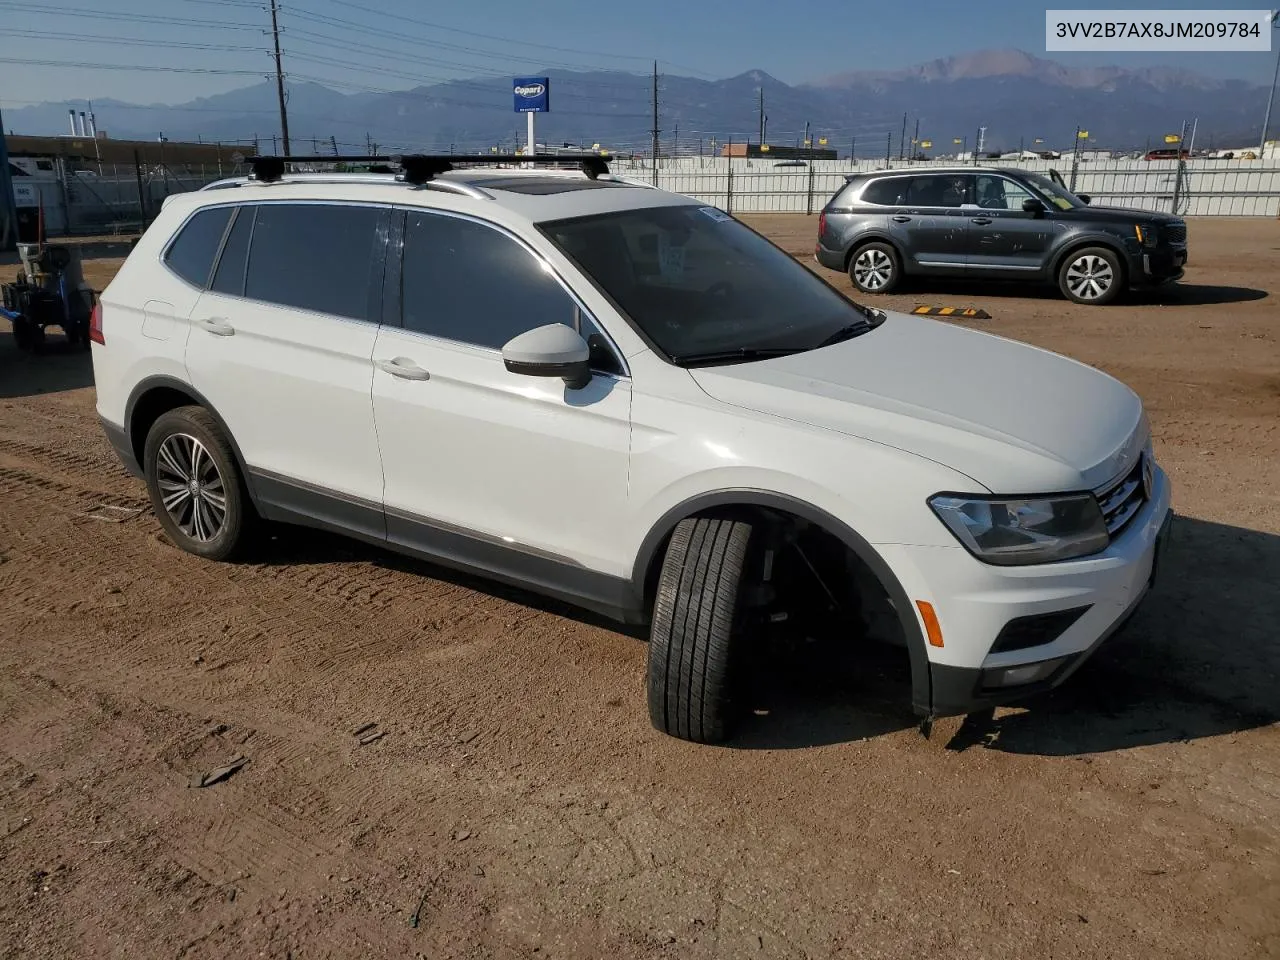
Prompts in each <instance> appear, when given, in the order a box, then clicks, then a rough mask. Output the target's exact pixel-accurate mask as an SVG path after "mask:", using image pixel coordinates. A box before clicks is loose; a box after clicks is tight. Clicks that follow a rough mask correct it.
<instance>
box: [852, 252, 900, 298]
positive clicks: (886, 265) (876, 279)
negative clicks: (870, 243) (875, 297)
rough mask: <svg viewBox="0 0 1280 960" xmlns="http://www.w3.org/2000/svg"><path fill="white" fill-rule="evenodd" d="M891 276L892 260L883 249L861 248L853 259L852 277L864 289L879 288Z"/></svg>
mask: <svg viewBox="0 0 1280 960" xmlns="http://www.w3.org/2000/svg"><path fill="white" fill-rule="evenodd" d="M892 276H893V261H892V260H890V259H889V255H888V254H887V253H885V252H884V251H883V250H875V249H872V250H863V251H862V252H861V253H859V254H858V256H857V258H856V259H855V260H854V261H853V278H854V279H855V280H857V281H858V285H859V286H860V287H862V288H863V289H864V290H879V289H881V288H882V287H884V286H885V284H887V283H888V282H889V279H890V277H892Z"/></svg>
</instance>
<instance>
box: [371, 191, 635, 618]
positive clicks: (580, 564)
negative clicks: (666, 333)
mask: <svg viewBox="0 0 1280 960" xmlns="http://www.w3.org/2000/svg"><path fill="white" fill-rule="evenodd" d="M393 256H394V255H393ZM388 286H389V287H391V288H393V289H394V290H395V291H396V294H398V295H399V296H400V299H401V301H402V310H401V313H402V316H403V320H402V326H398V327H397V326H393V325H391V324H390V323H385V324H384V325H383V327H382V329H381V330H380V332H379V334H378V341H377V345H376V347H375V349H374V353H373V360H374V375H373V405H374V415H375V418H376V423H377V432H378V442H379V446H380V449H381V453H382V463H383V467H384V470H385V472H386V489H385V495H384V504H385V510H386V517H387V533H388V537H389V539H390V540H391V541H392V542H393V543H396V544H398V545H401V546H405V547H408V548H410V549H412V550H416V551H419V552H422V553H426V554H429V555H432V556H435V557H439V558H441V559H444V560H446V561H448V560H453V561H456V562H459V563H462V564H465V565H468V566H473V567H479V568H481V569H484V570H486V571H487V572H489V573H491V574H494V575H497V576H500V577H505V578H507V579H510V580H515V581H524V582H528V581H531V580H532V581H539V582H540V583H541V584H542V585H543V586H544V587H548V586H549V587H550V588H551V592H556V591H561V592H564V593H577V594H580V595H583V596H586V599H588V600H590V599H591V598H592V597H591V595H592V594H595V593H598V592H599V591H601V590H603V589H607V587H602V586H601V583H602V582H603V581H602V580H601V578H600V574H601V573H602V572H603V573H605V574H606V575H607V576H608V577H609V578H613V577H615V576H624V575H628V576H629V574H630V571H629V570H623V569H622V566H623V564H622V562H621V561H620V560H619V558H618V551H617V544H615V543H613V542H612V541H611V540H610V531H613V530H616V529H617V518H618V517H619V516H621V515H622V514H623V512H624V511H625V507H626V503H627V461H628V455H629V445H630V413H631V383H630V380H629V379H628V377H627V376H626V373H625V367H624V365H623V363H622V361H621V357H620V355H619V354H618V353H617V352H616V351H615V350H614V349H613V348H612V345H611V344H610V343H608V342H607V340H605V339H604V337H603V336H602V334H601V333H600V332H599V329H598V328H597V327H595V325H594V322H593V321H592V319H591V317H589V316H587V314H586V311H585V308H583V307H582V305H581V303H580V302H579V301H578V300H577V299H576V298H575V297H574V296H573V295H572V294H571V293H570V292H569V291H568V290H567V288H566V287H565V286H564V285H563V283H562V282H561V280H560V278H559V277H557V276H556V275H555V273H554V272H553V270H552V269H551V268H550V266H549V265H548V264H547V263H546V262H545V261H544V260H543V259H542V258H541V257H539V256H537V255H536V254H535V253H534V251H533V249H532V247H531V246H529V245H527V244H526V243H525V242H524V241H522V240H519V239H517V238H516V237H515V236H514V235H513V234H511V233H509V232H507V231H506V230H503V229H499V228H497V227H496V226H494V225H492V224H489V223H485V222H481V221H479V220H475V219H470V218H466V217H462V216H457V215H452V214H445V213H441V212H430V211H424V210H411V211H408V212H407V213H406V216H405V222H404V224H403V261H402V269H401V271H400V278H399V283H394V282H393V283H389V284H388ZM548 323H565V324H569V325H577V326H578V327H579V329H580V331H581V332H582V333H583V335H584V337H585V338H587V339H589V340H590V339H592V338H593V337H594V338H595V340H596V343H597V350H596V351H595V361H594V362H593V368H594V370H595V374H594V376H593V378H592V380H591V382H590V383H589V384H588V385H587V386H585V387H583V388H581V389H570V388H569V387H568V386H566V384H565V383H564V382H563V381H562V380H560V379H556V378H541V377H530V376H525V375H520V374H515V373H511V372H509V371H508V370H507V369H506V367H505V365H504V363H503V360H502V355H501V348H502V346H503V344H505V343H506V342H507V341H508V340H509V339H511V338H512V337H514V336H516V335H518V334H520V333H523V332H525V331H527V330H531V329H533V328H535V327H539V326H542V325H544V324H548ZM628 562H629V560H628ZM596 599H599V597H598V596H597V597H596Z"/></svg>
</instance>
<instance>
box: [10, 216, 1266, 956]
mask: <svg viewBox="0 0 1280 960" xmlns="http://www.w3.org/2000/svg"><path fill="white" fill-rule="evenodd" d="M745 219H748V220H749V222H751V223H752V224H753V225H755V226H756V227H757V228H760V229H763V230H765V231H766V232H767V233H769V234H770V235H771V236H772V237H774V238H775V239H776V240H777V241H778V242H780V243H782V244H783V245H784V246H785V247H786V248H787V249H789V250H792V251H794V252H795V253H796V254H797V255H798V256H802V257H806V258H807V257H808V255H809V253H810V251H811V249H812V238H813V236H814V233H815V226H814V218H803V217H785V216H778V217H751V218H745ZM1190 245H1191V264H1190V267H1189V271H1188V276H1187V278H1186V280H1185V282H1184V283H1183V284H1181V285H1180V286H1178V287H1176V288H1173V289H1169V290H1165V291H1162V292H1160V293H1159V294H1156V295H1150V296H1145V297H1131V298H1129V299H1127V300H1125V301H1123V302H1122V303H1120V304H1118V305H1116V306H1113V307H1108V308H1084V307H1076V306H1073V305H1071V304H1069V303H1067V302H1066V301H1064V300H1063V299H1061V298H1060V297H1059V296H1057V295H1056V294H1055V293H1054V292H1052V291H1042V290H1038V289H1029V288H1026V287H1010V288H1008V289H994V290H993V289H992V288H991V287H989V286H988V287H986V288H984V287H983V286H981V285H962V284H941V285H928V286H921V287H918V288H915V289H912V290H909V291H907V292H905V293H903V294H900V295H895V296H893V297H889V298H884V300H885V302H886V303H887V304H888V305H890V306H893V307H896V308H904V309H909V308H911V307H914V306H916V305H918V304H932V305H940V306H941V305H958V306H976V307H981V308H983V309H985V310H987V311H989V312H990V313H991V315H992V319H991V320H983V321H965V322H966V323H968V324H971V325H973V326H977V327H980V328H981V329H984V330H990V331H992V332H995V333H998V334H1001V335H1003V336H1008V337H1013V338H1017V339H1021V340H1026V341H1029V342H1032V343H1035V344H1038V345H1042V346H1044V347H1047V348H1049V349H1052V350H1056V351H1060V352H1062V353H1066V354H1068V355H1070V356H1073V357H1076V358H1078V359H1080V360H1082V361H1084V362H1086V363H1090V364H1094V365H1096V366H1098V367H1101V368H1102V369H1104V370H1106V371H1108V372H1109V373H1112V374H1114V375H1117V376H1119V377H1121V378H1122V379H1124V380H1125V381H1126V382H1128V383H1129V384H1130V385H1132V386H1133V387H1134V388H1135V389H1136V390H1138V392H1139V393H1141V395H1142V396H1143V398H1144V400H1145V401H1146V403H1147V405H1148V407H1149V410H1150V415H1151V418H1152V421H1153V425H1154V429H1155V434H1156V452H1157V455H1158V456H1159V457H1160V458H1161V459H1162V461H1163V463H1164V465H1165V467H1166V468H1167V469H1168V470H1169V471H1170V473H1171V474H1172V477H1173V481H1174V484H1175V487H1174V502H1175V507H1176V509H1177V510H1178V511H1179V513H1180V514H1181V518H1180V522H1179V523H1178V525H1177V526H1176V528H1175V539H1174V541H1173V544H1172V549H1171V551H1170V553H1169V555H1168V559H1167V561H1166V566H1165V567H1164V570H1163V573H1162V579H1161V581H1160V583H1159V585H1158V587H1157V589H1156V591H1155V593H1154V594H1153V595H1152V597H1151V599H1150V600H1149V602H1148V604H1147V605H1146V606H1145V608H1144V609H1143V611H1142V612H1141V613H1140V614H1139V616H1138V617H1137V618H1136V619H1135V621H1134V622H1133V624H1132V627H1131V628H1130V629H1129V630H1128V631H1127V632H1126V633H1125V634H1123V635H1122V636H1120V637H1117V638H1116V639H1115V640H1114V641H1113V642H1111V643H1109V644H1108V645H1106V646H1105V647H1104V648H1103V649H1102V650H1101V651H1100V652H1099V653H1098V654H1097V656H1096V657H1095V658H1094V659H1093V660H1092V661H1091V662H1090V663H1089V664H1088V665H1087V666H1086V667H1084V668H1083V669H1082V670H1081V671H1080V672H1079V673H1077V674H1076V676H1075V677H1074V678H1073V679H1072V681H1071V682H1070V683H1069V685H1068V686H1067V687H1066V688H1064V689H1062V690H1060V691H1059V692H1057V693H1055V694H1053V695H1052V696H1050V697H1047V698H1044V699H1042V700H1039V701H1035V702H1032V703H1031V704H1029V705H1027V706H1026V707H1025V708H1019V709H1012V710H1004V711H1001V712H1000V713H999V714H997V718H996V721H995V724H994V726H993V727H992V728H991V729H989V730H985V731H980V733H981V735H980V736H978V735H972V736H971V735H968V734H967V733H966V731H964V730H962V731H961V732H960V734H958V735H957V736H956V737H955V738H954V739H953V740H952V741H951V742H949V743H941V742H939V741H938V740H937V739H936V738H935V739H933V740H925V739H923V738H922V737H921V736H920V735H919V733H918V732H917V731H916V729H915V727H914V724H913V718H912V717H911V715H910V713H909V711H907V710H906V709H905V708H904V707H903V706H902V705H901V704H902V703H904V702H905V701H902V700H899V699H898V694H899V693H900V691H899V690H898V689H897V688H896V687H894V683H895V682H896V681H895V680H894V679H893V678H892V677H879V676H875V675H869V674H866V673H862V674H859V673H853V674H850V673H848V672H845V671H839V670H835V669H828V668H827V666H826V665H824V664H821V663H817V662H808V661H805V660H803V659H802V660H800V661H798V662H795V663H792V664H790V669H787V670H784V671H780V673H779V681H778V684H777V689H776V690H775V691H773V693H772V694H771V696H770V697H769V702H768V704H767V710H762V711H761V714H762V715H760V716H757V717H755V718H753V719H752V721H751V723H750V724H749V725H748V728H747V730H746V731H745V732H744V734H743V736H742V738H741V740H740V741H738V742H736V743H734V744H732V745H731V746H728V747H723V748H707V747H696V746H692V745H689V744H684V743H680V742H677V741H675V740H672V739H668V738H665V737H662V736H660V735H659V734H657V733H656V732H655V731H653V730H652V729H651V728H650V727H649V725H648V721H647V719H646V716H645V712H644V701H643V670H644V644H643V643H642V642H640V641H639V640H637V639H635V638H633V637H631V636H628V635H625V634H622V633H619V632H617V631H616V630H614V629H612V628H610V627H609V626H608V625H607V624H601V623H597V622H595V621H594V620H592V619H590V618H589V617H586V616H584V615H580V614H577V613H574V612H572V611H568V610H565V609H562V608H559V607H556V606H554V605H551V604H547V603H544V602H541V601H536V600H532V599H531V598H528V597H524V596H521V595H518V594H516V593H514V592H511V591H507V590H505V589H499V588H495V587H492V586H487V585H484V584H479V583H475V582H472V581H469V580H466V579H463V578H460V577H456V576H454V575H451V574H446V573H443V572H442V571H440V570H438V569H435V568H432V567H430V566H428V565H426V564H419V563H415V562H411V561H405V560H401V559H398V558H396V557H394V556H392V555H390V554H385V553H381V552H379V551H376V550H373V549H370V548H366V547H363V546H360V545H356V544H352V543H347V542H343V541H340V540H337V539H333V538H329V537H325V536H321V535H318V534H312V533H304V532H300V531H297V532H295V531H288V530H285V531H281V532H279V533H278V535H277V536H276V537H275V538H274V539H273V540H272V541H271V542H270V543H268V544H266V545H265V546H264V547H263V550H262V554H261V556H260V557H259V558H258V560H257V561H255V562H253V563H247V564H240V565H213V564H207V563H203V562H200V561H198V560H196V559H195V558H193V557H190V556H188V555H185V554H183V553H180V552H178V551H177V550H175V549H174V548H172V547H170V546H169V545H168V544H167V543H166V542H165V541H164V540H163V539H162V537H161V534H160V530H159V526H158V525H157V524H156V522H155V521H154V519H153V518H152V516H151V514H150V510H149V508H148V505H147V501H146V498H145V491H144V490H143V488H142V485H141V484H140V483H139V482H136V481H134V480H132V479H131V478H129V477H128V476H127V475H126V474H125V473H124V471H123V469H122V468H121V467H120V466H119V465H118V464H117V462H116V461H115V460H114V458H113V455H112V453H111V451H110V449H109V448H108V446H107V444H106V441H105V440H104V439H103V437H102V434H101V432H100V430H99V428H98V424H97V421H96V417H95V415H94V409H93V405H94V391H93V385H92V374H91V370H90V366H89V363H88V359H87V356H86V355H85V354H83V353H79V354H74V353H64V352H58V351H54V352H51V353H50V354H48V355H45V356H40V357H29V356H26V355H19V354H18V353H17V352H16V351H15V349H14V348H13V344H12V340H11V337H10V336H9V335H8V333H7V332H4V331H2V330H0V957H4V958H11V957H12V958H16V957H23V958H26V957H41V958H54V957H88V956H102V957H192V958H194V957H210V958H213V957H218V958H220V957H227V956H266V957H280V958H284V957H293V958H307V957H321V956H361V957H395V958H404V957H415V956H423V957H431V958H433V960H434V958H446V957H502V958H507V957H512V958H514V957H522V958H534V957H537V958H543V957H584V958H585V957H593V958H594V957H605V956H608V957H616V958H632V957H681V958H703V957H724V958H740V957H762V958H791V957H810V958H825V957H877V958H896V957H903V958H906V957H911V958H916V957H921V956H929V957H964V958H966V960H973V958H1028V957H1055V958H1076V957H1078V958H1090V960H1096V958H1104V957H1117V958H1119V957H1152V958H1160V960H1176V958H1188V960H1191V958H1195V960H1202V958H1206V957H1231V958H1233V960H1245V958H1263V957H1272V958H1274V957H1280V729H1278V728H1277V726H1276V724H1277V721H1278V720H1280V693H1278V692H1277V686H1278V679H1280V677H1278V675H1280V641H1277V635H1276V624H1277V623H1280V586H1277V584H1278V583H1280V428H1278V426H1277V425H1278V424H1280V344H1278V343H1277V337H1278V336H1280V331H1278V328H1280V306H1278V301H1277V296H1276V293H1274V292H1273V290H1274V288H1275V287H1276V285H1277V283H1278V282H1280V222H1277V221H1244V220H1236V221H1232V220H1213V221H1193V222H1192V223H1191V228H1190ZM91 252H94V253H102V254H104V255H106V256H107V257H109V256H110V255H112V254H113V253H117V252H118V251H113V250H110V249H105V250H103V249H96V248H93V249H92V250H91ZM118 263H119V261H118V260H112V259H100V260H94V261H92V262H91V263H89V264H88V269H87V273H88V275H89V277H90V279H91V281H92V282H94V283H96V284H97V285H99V286H101V285H102V284H103V283H104V282H105V280H106V279H107V278H108V277H109V276H110V274H111V271H112V270H113V269H115V267H116V266H117V265H118ZM14 270H15V268H14V267H13V266H12V259H10V260H8V261H0V276H3V277H4V278H5V279H8V278H9V277H11V276H12V274H13V272H14ZM822 272H823V274H824V275H825V276H827V277H828V278H831V279H833V280H834V282H835V283H836V284H837V285H838V286H840V288H841V289H844V290H848V289H850V287H849V282H848V279H847V278H844V277H841V276H839V275H836V274H829V273H826V272H825V271H822ZM877 302H879V301H877ZM368 722H376V723H377V724H378V727H377V728H376V731H382V732H385V736H383V737H382V738H381V739H378V740H376V741H374V742H371V743H368V744H366V745H360V744H359V743H358V741H357V738H356V737H355V736H353V735H352V732H351V731H352V730H353V729H354V728H356V727H358V726H360V725H362V724H364V723H368ZM238 754H242V755H243V756H245V757H247V758H248V762H247V764H246V765H244V766H243V768H242V769H240V770H239V771H238V772H237V773H235V774H234V775H233V776H231V777H230V778H228V779H227V780H225V781H224V782H222V783H219V784H217V785H215V786H210V787H205V788H203V789H193V788H191V787H190V786H189V785H188V783H189V779H190V777H191V775H192V774H193V773H198V772H203V771H209V770H212V769H213V768H216V767H218V766H220V765H222V764H225V763H226V762H227V761H228V760H230V759H231V758H232V757H234V756H236V755H238ZM415 913H416V922H415Z"/></svg>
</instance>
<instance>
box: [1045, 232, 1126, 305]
mask: <svg viewBox="0 0 1280 960" xmlns="http://www.w3.org/2000/svg"><path fill="white" fill-rule="evenodd" d="M1058 287H1059V289H1061V290H1062V294H1063V296H1065V297H1066V298H1067V299H1068V300H1070V301H1071V302H1073V303H1082V304H1085V305H1086V306H1090V307H1100V306H1102V305H1103V304H1106V303H1110V302H1111V301H1112V300H1114V299H1115V298H1116V297H1118V296H1119V295H1120V291H1121V290H1122V289H1123V288H1124V270H1123V268H1122V267H1121V266H1120V258H1119V257H1117V256H1116V255H1115V254H1114V253H1113V252H1112V251H1110V250H1108V249H1107V248H1106V247H1083V248H1081V249H1079V250H1073V251H1072V252H1071V253H1069V254H1067V256H1066V258H1065V259H1064V260H1063V261H1062V266H1061V267H1059V268H1058Z"/></svg>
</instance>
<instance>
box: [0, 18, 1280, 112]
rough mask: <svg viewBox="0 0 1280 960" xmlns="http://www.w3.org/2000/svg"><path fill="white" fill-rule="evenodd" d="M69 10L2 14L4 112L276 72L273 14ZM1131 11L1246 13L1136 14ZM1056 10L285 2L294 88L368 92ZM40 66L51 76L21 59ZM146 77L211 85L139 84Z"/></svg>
mask: <svg viewBox="0 0 1280 960" xmlns="http://www.w3.org/2000/svg"><path fill="white" fill-rule="evenodd" d="M69 2H70V4H71V5H70V6H66V7H59V8H58V10H59V12H58V13H57V14H56V15H54V14H53V13H52V12H51V11H52V2H51V0H0V107H3V106H10V107H16V106H22V105H25V104H27V103H30V102H35V101H43V100H53V101H58V100H64V99H73V98H74V99H84V98H98V99H101V98H107V97H115V98H119V99H124V100H130V101H134V102H144V103H154V102H164V103H177V102H182V101H186V100H189V99H191V98H193V97H197V96H201V95H206V94H211V93H217V92H221V91H224V90H229V89H233V88H235V87H241V86H247V85H249V84H251V83H255V82H257V81H258V80H260V79H261V78H263V77H265V76H267V75H268V74H269V73H270V71H271V69H272V66H271V61H270V58H269V56H268V52H267V51H268V48H269V46H270V36H269V27H270V15H269V13H268V6H267V3H268V0H69ZM1072 6H1073V5H1072V4H1069V3H1057V4H1054V7H1055V8H1061V7H1066V8H1070V7H1072ZM1077 6H1084V5H1083V4H1080V5H1077ZM1123 6H1124V7H1126V8H1130V9H1137V8H1143V7H1145V8H1149V9H1169V8H1175V7H1182V8H1188V9H1202V10H1203V9H1240V8H1245V7H1247V6H1248V5H1247V4H1244V3H1238V2H1237V3H1216V4H1215V3H1211V2H1208V0H1197V2H1179V0H1159V2H1155V3H1149V2H1148V3H1144V2H1141V0H1126V2H1125V3H1124V4H1123ZM1044 10H1045V7H1044V6H1043V5H1036V4H1033V3H1028V2H1026V0H971V2H968V3H961V2H957V0H896V2H886V0H876V2H864V0H858V2H849V0H845V2H842V3H827V4H803V5H802V4H798V3H794V2H792V3H788V2H783V0H679V2H677V0H648V2H645V3H627V4H616V3H607V2H596V3H586V2H582V0H483V2H474V0H473V2H466V3H445V2H441V0H434V2H423V0H379V2H378V3H377V4H374V3H370V2H352V0H281V13H280V19H281V26H282V28H283V31H284V33H283V41H282V43H283V47H284V55H285V70H286V72H287V73H288V74H289V75H290V76H291V77H294V78H295V79H299V80H302V79H313V80H318V81H320V82H323V83H326V84H327V85H330V86H334V87H335V88H337V89H343V90H356V89H393V88H394V89H401V88H407V87H413V86H417V85H419V84H421V83H429V82H433V81H438V80H442V79H450V78H457V77H471V76H477V75H486V74H487V75H509V74H513V73H515V74H518V73H523V72H527V71H534V70H538V69H541V68H551V69H586V68H608V69H629V70H635V71H644V70H647V69H649V67H650V63H651V61H652V60H653V59H655V58H656V59H658V60H659V61H661V69H662V70H663V71H665V72H670V73H684V74H689V75H693V76H699V77H704V78H708V79H711V78H720V77H726V76H732V75H735V74H738V73H742V72H744V71H746V70H749V69H754V68H758V69H762V70H765V71H767V72H768V73H771V74H773V75H774V76H776V77H778V78H779V79H780V80H783V81H785V82H787V83H799V82H803V81H806V80H811V79H814V78H816V77H820V76H823V75H826V74H830V73H836V72H840V71H845V70H851V69H859V68H864V69H891V68H896V67H902V66H907V65H910V64H914V63H919V62H921V61H924V60H930V59H934V58H937V57H943V56H949V55H952V54H957V53H965V52H969V51H973V50H979V49H989V48H996V47H1016V48H1019V49H1023V50H1026V51H1028V52H1029V53H1032V54H1035V55H1038V56H1045V53H1044ZM91 14H96V15H95V16H91ZM126 41H129V42H126ZM1053 59H1057V60H1059V61H1061V62H1064V63H1067V64H1070V65H1080V66H1083V65H1094V64H1101V63H1115V64H1120V65H1126V66H1140V65H1150V64H1157V63H1160V64H1175V65H1179V66H1182V67H1185V68H1188V69H1191V70H1195V71H1199V72H1202V73H1206V74H1209V75H1212V76H1217V77H1236V78H1242V79H1247V80H1250V81H1253V82H1255V83H1259V84H1269V83H1270V82H1271V73H1272V69H1273V65H1274V63H1275V53H1274V52H1272V53H1245V54H1221V53H1180V54H1155V55H1139V54H1126V55H1118V54H1103V55H1096V54H1055V55H1054V56H1053ZM33 60H38V61H47V63H45V64H35V63H24V62H20V61H33ZM91 65H92V66H91ZM108 65H110V66H113V67H126V68H134V69H105V67H106V66H108ZM141 66H148V67H152V68H181V69H182V70H184V71H212V72H173V71H171V70H166V69H151V70H140V69H136V68H137V67H141Z"/></svg>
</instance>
